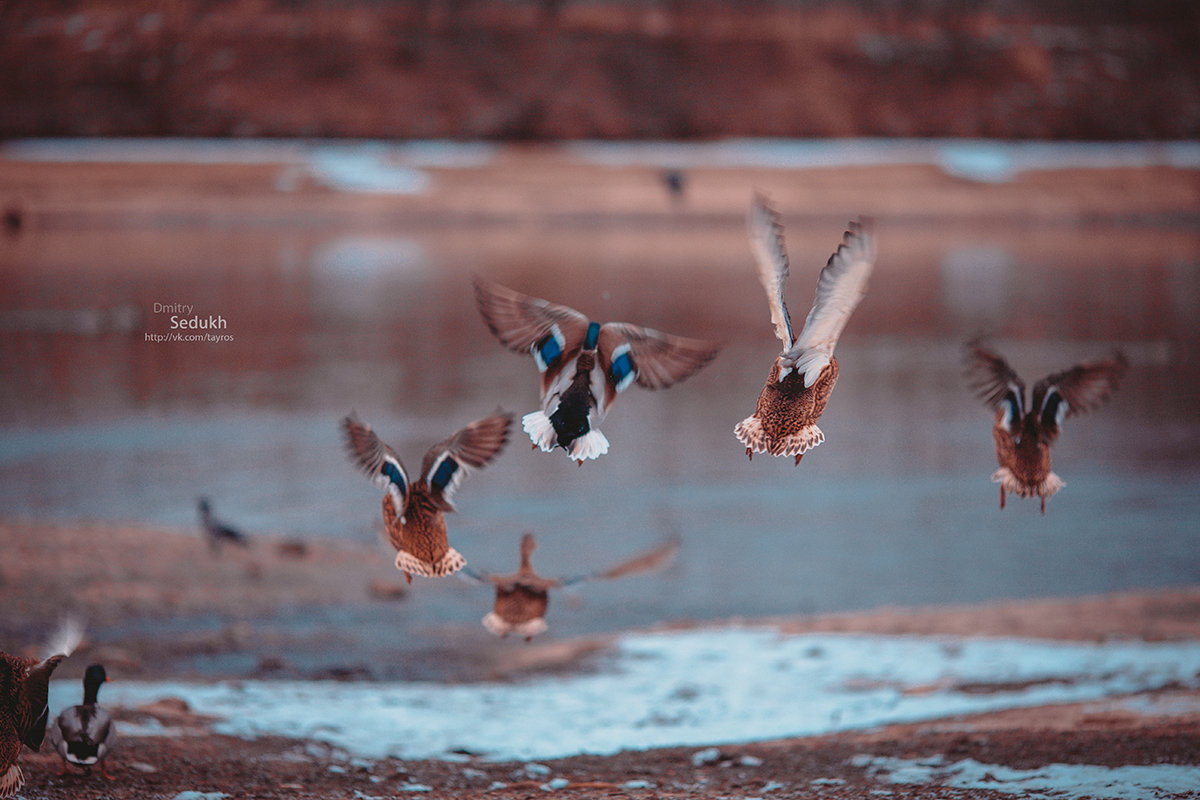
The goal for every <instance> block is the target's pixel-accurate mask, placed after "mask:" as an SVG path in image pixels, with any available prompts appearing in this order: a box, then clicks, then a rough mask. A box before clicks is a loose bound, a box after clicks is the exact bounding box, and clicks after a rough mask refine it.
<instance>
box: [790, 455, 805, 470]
mask: <svg viewBox="0 0 1200 800" xmlns="http://www.w3.org/2000/svg"><path fill="white" fill-rule="evenodd" d="M802 458H804V453H797V454H796V463H795V464H793V465H792V466H793V467H798V466H800V459H802Z"/></svg>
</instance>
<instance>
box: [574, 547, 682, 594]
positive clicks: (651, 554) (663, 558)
mask: <svg viewBox="0 0 1200 800" xmlns="http://www.w3.org/2000/svg"><path fill="white" fill-rule="evenodd" d="M679 543H680V539H679V537H678V536H673V537H671V538H670V539H668V540H666V541H665V542H663V543H662V544H660V545H658V546H657V547H652V548H651V549H649V550H646V551H643V552H641V553H638V554H637V555H635V556H633V557H631V558H627V559H626V560H624V561H622V562H621V563H619V564H616V565H614V566H612V567H609V568H608V569H606V570H604V571H602V572H593V573H590V574H588V575H577V576H575V577H572V578H565V579H564V580H562V581H560V583H561V585H563V586H571V585H573V584H576V583H582V582H584V581H597V580H612V579H614V578H622V577H624V576H626V575H637V574H639V573H644V572H655V571H658V570H661V569H666V568H667V567H668V566H670V565H671V562H673V561H674V560H675V556H676V554H678V553H679Z"/></svg>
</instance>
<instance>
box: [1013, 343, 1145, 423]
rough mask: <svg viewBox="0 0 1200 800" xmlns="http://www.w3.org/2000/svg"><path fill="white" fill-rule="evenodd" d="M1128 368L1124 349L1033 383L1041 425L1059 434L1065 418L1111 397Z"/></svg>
mask: <svg viewBox="0 0 1200 800" xmlns="http://www.w3.org/2000/svg"><path fill="white" fill-rule="evenodd" d="M1128 369H1129V362H1128V361H1127V360H1126V358H1125V356H1124V354H1122V353H1121V352H1119V351H1118V352H1116V353H1114V354H1113V355H1112V356H1111V357H1109V358H1105V359H1101V360H1098V361H1085V362H1084V363H1082V364H1077V365H1075V366H1074V367H1071V368H1070V369H1067V370H1063V371H1062V372H1055V373H1054V374H1053V375H1047V376H1046V377H1045V378H1042V379H1041V380H1040V381H1038V382H1037V383H1035V384H1034V386H1033V398H1032V400H1033V408H1034V410H1036V411H1037V414H1038V419H1039V421H1040V422H1041V424H1042V427H1043V428H1045V429H1046V430H1047V431H1053V432H1054V433H1057V429H1058V426H1059V424H1061V423H1062V421H1063V419H1064V418H1066V417H1072V416H1075V415H1076V414H1083V413H1085V412H1088V411H1091V410H1093V409H1096V408H1099V407H1100V406H1102V405H1104V403H1105V402H1107V401H1108V399H1109V398H1110V397H1112V395H1113V392H1115V391H1116V390H1117V387H1118V386H1120V385H1121V380H1122V379H1123V378H1124V377H1125V373H1126V372H1127V371H1128Z"/></svg>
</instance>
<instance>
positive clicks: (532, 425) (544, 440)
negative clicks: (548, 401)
mask: <svg viewBox="0 0 1200 800" xmlns="http://www.w3.org/2000/svg"><path fill="white" fill-rule="evenodd" d="M521 427H523V428H524V429H525V432H526V433H528V434H529V438H530V439H531V440H532V441H533V443H534V445H536V446H537V447H540V448H541V449H542V452H544V453H549V452H550V451H551V450H553V449H554V445H555V444H556V443H557V441H558V437H557V434H555V432H554V424H553V423H552V422H550V418H549V417H548V416H546V412H545V411H531V412H530V413H528V414H526V415H525V416H523V417H521Z"/></svg>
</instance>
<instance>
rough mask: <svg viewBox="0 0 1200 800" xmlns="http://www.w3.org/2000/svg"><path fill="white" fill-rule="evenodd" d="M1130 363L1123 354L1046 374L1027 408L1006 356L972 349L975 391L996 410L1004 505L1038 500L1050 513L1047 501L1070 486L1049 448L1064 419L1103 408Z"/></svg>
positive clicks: (997, 475) (977, 346)
mask: <svg viewBox="0 0 1200 800" xmlns="http://www.w3.org/2000/svg"><path fill="white" fill-rule="evenodd" d="M1128 368H1129V362H1128V361H1126V360H1125V356H1123V355H1122V354H1121V353H1120V352H1116V353H1114V354H1113V355H1112V356H1111V357H1110V358H1106V359H1103V360H1101V361H1086V362H1084V363H1082V364H1077V365H1076V366H1074V367H1071V368H1070V369H1067V370H1064V371H1062V372H1056V373H1054V374H1053V375H1047V376H1046V377H1045V378H1042V379H1041V380H1040V381H1038V382H1037V383H1036V384H1034V386H1033V405H1032V406H1031V407H1030V408H1029V410H1028V411H1026V409H1025V383H1024V381H1022V380H1021V378H1020V376H1018V375H1017V373H1016V372H1014V371H1013V369H1012V367H1010V366H1009V365H1008V362H1006V361H1005V360H1004V359H1003V358H1001V357H1000V356H998V355H996V354H995V353H993V352H992V351H991V350H988V349H987V348H986V347H984V346H983V345H982V344H981V343H980V342H979V341H978V340H976V341H973V342H970V343H968V345H967V369H968V377H969V378H970V381H971V387H972V388H973V389H974V390H975V391H976V393H977V394H978V395H979V396H980V397H981V398H983V400H984V401H985V402H986V403H987V404H988V406H990V407H991V408H992V410H994V411H995V412H996V424H995V425H993V426H992V438H993V439H995V440H996V461H997V463H999V465H1000V468H999V469H998V470H996V471H995V472H994V473H992V482H993V483H999V484H1000V507H1001V508H1004V499H1005V498H1004V495H1005V492H1012V493H1013V494H1015V495H1018V496H1019V497H1033V496H1035V495H1036V496H1037V497H1038V498H1040V499H1041V502H1042V513H1043V514H1045V513H1046V498H1047V497H1053V496H1054V494H1055V492H1057V491H1058V490H1059V489H1061V488H1062V487H1063V486H1065V485H1066V484H1064V483H1063V481H1062V479H1061V478H1059V477H1058V476H1057V475H1055V474H1054V473H1053V472H1051V471H1050V447H1051V445H1053V444H1054V440H1055V439H1057V438H1058V432H1059V426H1060V425H1062V421H1063V420H1064V419H1066V418H1068V417H1072V416H1074V415H1076V414H1082V413H1084V412H1085V411H1091V410H1092V409H1094V408H1099V407H1100V406H1101V405H1103V404H1104V403H1105V401H1107V400H1108V398H1110V397H1111V396H1112V393H1113V392H1115V391H1116V390H1117V387H1118V386H1119V385H1120V383H1121V379H1122V378H1123V377H1124V376H1125V372H1126V370H1127V369H1128Z"/></svg>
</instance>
